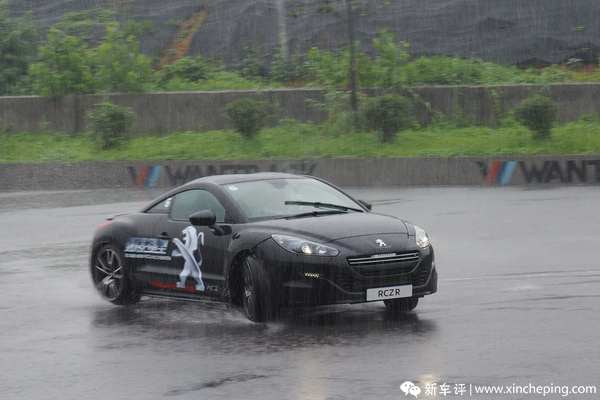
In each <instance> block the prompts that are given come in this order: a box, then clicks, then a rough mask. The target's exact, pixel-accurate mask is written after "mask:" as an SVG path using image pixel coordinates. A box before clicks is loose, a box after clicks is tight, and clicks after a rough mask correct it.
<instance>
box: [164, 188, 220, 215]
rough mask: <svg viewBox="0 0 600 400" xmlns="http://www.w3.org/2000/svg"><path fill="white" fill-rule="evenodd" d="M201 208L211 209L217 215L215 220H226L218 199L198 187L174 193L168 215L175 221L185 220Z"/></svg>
mask: <svg viewBox="0 0 600 400" xmlns="http://www.w3.org/2000/svg"><path fill="white" fill-rule="evenodd" d="M202 210H210V211H212V212H213V213H214V214H215V216H216V217H217V222H220V223H223V222H226V219H227V218H226V216H227V213H226V212H225V208H224V207H223V205H222V204H221V203H220V202H219V200H217V198H216V197H215V196H214V195H213V194H212V193H210V192H207V191H206V190H199V189H194V190H188V191H185V192H181V193H178V194H177V195H175V197H174V198H173V206H172V207H171V214H170V215H169V216H170V218H171V219H173V220H176V221H187V220H188V219H189V218H190V215H192V214H194V213H195V212H198V211H202Z"/></svg>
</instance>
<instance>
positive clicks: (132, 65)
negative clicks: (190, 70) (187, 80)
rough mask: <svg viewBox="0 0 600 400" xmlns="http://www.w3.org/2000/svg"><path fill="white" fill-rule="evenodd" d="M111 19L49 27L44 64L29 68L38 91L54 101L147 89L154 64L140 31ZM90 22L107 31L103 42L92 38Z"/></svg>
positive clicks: (71, 21) (42, 55)
mask: <svg viewBox="0 0 600 400" xmlns="http://www.w3.org/2000/svg"><path fill="white" fill-rule="evenodd" d="M83 15H84V16H85V15H87V14H83ZM110 16H111V14H107V13H106V12H102V13H99V17H98V18H100V21H96V22H92V23H90V22H89V21H87V22H86V21H85V19H82V18H81V16H79V15H78V16H77V18H75V16H73V15H70V16H69V17H68V18H67V19H66V20H65V21H63V22H61V23H59V24H57V26H54V27H51V28H50V29H49V31H48V35H47V39H46V43H44V44H43V45H42V46H40V47H39V56H38V57H39V59H38V62H37V63H34V64H32V65H31V67H30V69H29V74H30V75H31V77H32V80H33V88H34V90H36V91H37V93H39V94H40V95H42V96H43V97H46V98H54V97H58V96H62V95H66V94H89V93H109V92H114V91H120V92H143V91H144V90H145V88H146V87H147V85H148V84H149V82H150V76H151V75H152V68H151V60H150V59H149V58H148V57H145V56H143V55H141V54H140V53H139V41H138V39H137V37H136V36H135V35H134V34H133V33H132V32H134V28H135V27H133V26H132V25H126V26H125V27H124V28H123V27H121V25H120V24H119V23H118V22H116V21H114V20H110ZM90 24H91V25H92V26H93V25H94V24H95V25H100V26H103V27H104V28H105V36H104V37H103V38H102V39H100V41H99V42H98V43H97V44H96V42H95V41H94V40H93V38H92V37H91V36H90V32H89V30H88V27H89V26H90ZM67 32H71V33H72V34H69V33H67ZM94 46H95V47H94Z"/></svg>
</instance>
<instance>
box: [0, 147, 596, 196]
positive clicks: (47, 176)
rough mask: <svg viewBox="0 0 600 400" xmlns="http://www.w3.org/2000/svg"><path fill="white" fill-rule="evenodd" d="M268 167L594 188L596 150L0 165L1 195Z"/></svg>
mask: <svg viewBox="0 0 600 400" xmlns="http://www.w3.org/2000/svg"><path fill="white" fill-rule="evenodd" d="M267 171H277V172H290V173H297V174H308V175H313V176H317V177H320V178H323V179H326V180H328V181H330V182H332V183H334V184H336V185H338V186H355V187H385V186H388V187H402V186H505V185H526V186H544V185H546V186H551V185H599V184H600V155H597V156H520V157H497V158H485V157H482V158H480V157H451V158H435V157H433V158H360V159H337V158H331V159H306V160H292V159H289V160H284V159H279V160H244V161H239V160H237V161H176V162H175V161H157V162H125V161H120V162H92V163H70V164H68V163H39V164H37V163H35V164H27V163H23V164H0V192H14V191H30V190H76V189H105V188H107V189H109V188H164V189H168V188H172V187H176V186H178V185H181V184H183V183H185V182H188V181H190V180H193V179H196V178H200V177H203V176H208V175H216V174H239V173H255V172H267Z"/></svg>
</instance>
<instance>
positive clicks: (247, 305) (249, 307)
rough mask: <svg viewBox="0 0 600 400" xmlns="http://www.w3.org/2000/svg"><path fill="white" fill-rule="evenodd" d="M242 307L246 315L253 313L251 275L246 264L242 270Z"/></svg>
mask: <svg viewBox="0 0 600 400" xmlns="http://www.w3.org/2000/svg"><path fill="white" fill-rule="evenodd" d="M244 300H245V301H244V309H245V310H246V314H247V315H248V316H253V315H254V298H253V296H252V276H251V274H250V268H249V266H248V265H247V264H246V266H245V271H244Z"/></svg>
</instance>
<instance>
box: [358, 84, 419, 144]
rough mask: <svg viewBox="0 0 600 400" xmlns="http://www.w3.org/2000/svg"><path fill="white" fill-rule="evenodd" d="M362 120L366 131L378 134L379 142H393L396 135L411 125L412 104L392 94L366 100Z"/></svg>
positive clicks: (404, 98)
mask: <svg viewBox="0 0 600 400" xmlns="http://www.w3.org/2000/svg"><path fill="white" fill-rule="evenodd" d="M363 120H364V124H365V125H364V126H365V127H366V128H367V129H373V130H375V131H377V132H379V134H380V140H381V142H383V143H390V142H393V141H394V138H395V137H396V133H398V132H399V131H403V130H405V129H408V128H410V127H411V126H412V124H413V116H412V102H411V101H410V100H409V99H407V98H406V97H403V96H397V95H392V94H386V95H383V96H380V97H374V98H371V99H368V101H367V102H366V104H365V106H364V108H363Z"/></svg>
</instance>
